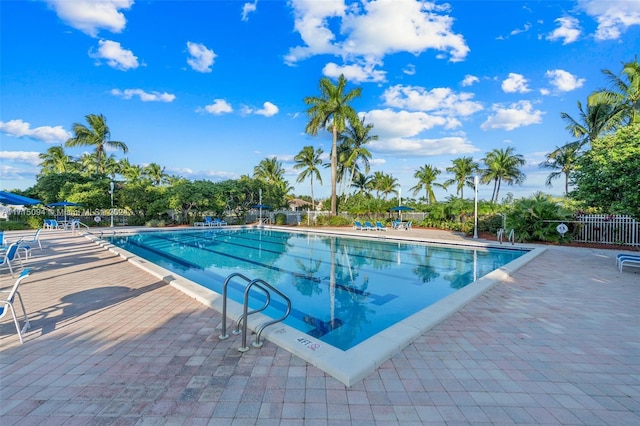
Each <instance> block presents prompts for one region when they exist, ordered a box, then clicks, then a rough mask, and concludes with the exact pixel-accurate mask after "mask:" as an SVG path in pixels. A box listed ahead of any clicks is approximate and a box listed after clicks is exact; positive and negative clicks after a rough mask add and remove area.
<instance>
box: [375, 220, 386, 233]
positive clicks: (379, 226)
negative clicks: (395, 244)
mask: <svg viewBox="0 0 640 426" xmlns="http://www.w3.org/2000/svg"><path fill="white" fill-rule="evenodd" d="M386 230H387V227H386V226H384V225H383V224H382V223H381V222H380V221H377V222H376V231H386Z"/></svg>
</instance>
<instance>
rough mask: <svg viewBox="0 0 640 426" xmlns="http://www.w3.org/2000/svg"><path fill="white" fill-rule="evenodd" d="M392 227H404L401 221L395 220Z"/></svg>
mask: <svg viewBox="0 0 640 426" xmlns="http://www.w3.org/2000/svg"><path fill="white" fill-rule="evenodd" d="M391 226H392V227H393V229H400V228H401V227H402V222H401V221H400V220H399V219H398V220H394V221H393V222H391Z"/></svg>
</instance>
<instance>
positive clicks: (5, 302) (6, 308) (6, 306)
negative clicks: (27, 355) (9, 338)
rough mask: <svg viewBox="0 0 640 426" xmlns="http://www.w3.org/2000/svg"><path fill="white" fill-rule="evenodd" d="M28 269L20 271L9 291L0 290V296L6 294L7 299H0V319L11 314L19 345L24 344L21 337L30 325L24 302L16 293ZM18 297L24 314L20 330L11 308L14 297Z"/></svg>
mask: <svg viewBox="0 0 640 426" xmlns="http://www.w3.org/2000/svg"><path fill="white" fill-rule="evenodd" d="M29 272H30V271H29V268H27V269H25V270H24V271H22V273H21V274H20V276H19V277H18V279H17V280H16V282H15V284H14V285H13V287H11V290H0V294H3V295H4V294H5V293H6V294H7V297H6V298H5V297H2V298H0V318H2V317H4V316H5V315H6V314H7V312H11V315H12V316H13V323H14V324H15V325H16V331H17V332H18V337H19V338H20V343H24V339H23V338H22V335H23V334H24V333H25V332H26V331H27V330H28V329H29V327H30V326H31V324H29V318H28V317H27V310H26V309H25V308H24V302H23V301H22V296H21V295H20V292H19V291H18V287H19V286H20V283H21V282H22V280H24V279H25V278H26V277H28V276H29ZM16 295H17V296H18V300H20V305H21V306H22V313H23V314H24V326H23V327H22V329H20V322H19V321H18V316H17V315H16V310H15V308H14V307H13V305H14V301H15V297H16Z"/></svg>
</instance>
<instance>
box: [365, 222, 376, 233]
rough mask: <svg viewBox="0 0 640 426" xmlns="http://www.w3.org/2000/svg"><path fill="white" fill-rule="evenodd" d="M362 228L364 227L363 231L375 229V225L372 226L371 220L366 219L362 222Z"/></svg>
mask: <svg viewBox="0 0 640 426" xmlns="http://www.w3.org/2000/svg"><path fill="white" fill-rule="evenodd" d="M362 229H364V230H365V231H375V230H376V227H375V226H373V225H372V224H371V222H369V221H366V222H365V223H364V226H363V227H362Z"/></svg>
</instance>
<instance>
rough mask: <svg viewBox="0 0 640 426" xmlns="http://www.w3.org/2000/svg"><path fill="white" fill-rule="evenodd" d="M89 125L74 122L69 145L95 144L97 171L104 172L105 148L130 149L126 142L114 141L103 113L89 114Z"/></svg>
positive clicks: (87, 118)
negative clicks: (72, 134) (72, 135)
mask: <svg viewBox="0 0 640 426" xmlns="http://www.w3.org/2000/svg"><path fill="white" fill-rule="evenodd" d="M85 119H86V120H87V123H88V124H89V127H87V126H85V125H83V124H80V123H74V124H73V133H74V134H75V136H74V137H72V138H70V139H69V140H67V142H66V143H65V145H66V146H67V147H77V146H94V147H95V152H96V172H98V173H102V172H104V170H103V167H102V161H103V158H104V156H105V149H116V150H120V151H122V152H124V153H125V154H126V153H127V152H128V151H129V148H127V145H126V144H125V143H124V142H118V141H112V140H110V139H111V131H110V130H109V126H107V119H106V118H105V117H104V116H103V115H102V114H99V115H96V114H89V115H87V116H85Z"/></svg>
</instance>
